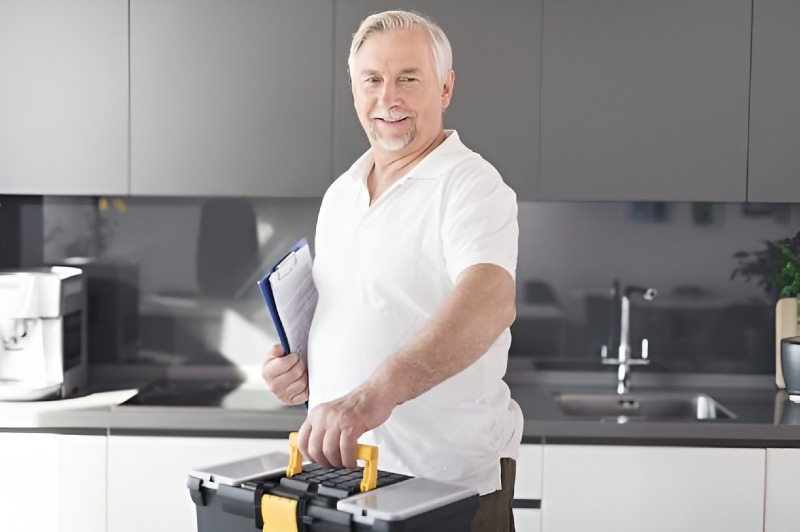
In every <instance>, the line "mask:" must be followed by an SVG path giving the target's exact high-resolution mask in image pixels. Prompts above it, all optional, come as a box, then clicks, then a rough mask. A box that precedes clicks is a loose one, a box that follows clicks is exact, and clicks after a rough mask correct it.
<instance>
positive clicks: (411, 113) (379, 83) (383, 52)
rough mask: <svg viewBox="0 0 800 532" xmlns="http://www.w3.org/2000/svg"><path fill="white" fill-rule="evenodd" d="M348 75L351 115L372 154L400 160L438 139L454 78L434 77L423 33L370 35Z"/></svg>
mask: <svg viewBox="0 0 800 532" xmlns="http://www.w3.org/2000/svg"><path fill="white" fill-rule="evenodd" d="M351 76H352V88H353V102H354V104H355V108H356V113H357V114H358V119H359V121H360V122H361V126H362V127H363V128H364V131H365V132H366V133H367V136H368V137H369V142H370V145H371V146H372V148H373V150H374V151H376V152H380V153H386V154H392V155H393V156H399V157H402V156H405V155H409V154H413V153H415V152H422V151H423V150H425V148H426V147H428V146H429V145H431V144H432V143H433V142H434V141H435V139H436V138H437V137H438V136H439V135H441V133H442V129H443V126H442V112H443V111H444V110H445V109H446V108H447V106H448V105H449V104H450V98H451V95H452V90H453V77H454V76H453V72H452V71H450V72H449V73H448V76H447V79H446V80H444V81H442V80H441V79H440V78H439V74H438V72H437V70H436V63H435V60H434V57H433V52H432V50H431V45H430V39H429V37H428V34H427V33H426V32H425V30H424V29H422V28H414V29H410V30H401V31H391V32H383V33H377V32H376V33H373V34H370V35H369V36H368V37H367V39H366V40H365V41H364V43H363V44H362V45H361V48H359V50H358V52H357V53H356V55H355V61H354V63H353V71H352V73H351Z"/></svg>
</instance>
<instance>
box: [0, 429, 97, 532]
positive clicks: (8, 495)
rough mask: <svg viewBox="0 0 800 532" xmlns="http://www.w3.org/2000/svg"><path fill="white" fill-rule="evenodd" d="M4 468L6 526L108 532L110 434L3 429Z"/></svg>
mask: <svg viewBox="0 0 800 532" xmlns="http://www.w3.org/2000/svg"><path fill="white" fill-rule="evenodd" d="M0 474H1V475H2V482H0V530H8V531H23V530H37V531H38V532H105V530H106V437H105V436H99V435H98V436H93V435H65V434H41V433H15V432H0Z"/></svg>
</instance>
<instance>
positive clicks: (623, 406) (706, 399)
mask: <svg viewBox="0 0 800 532" xmlns="http://www.w3.org/2000/svg"><path fill="white" fill-rule="evenodd" d="M555 400H556V402H557V403H558V404H559V406H560V407H561V410H562V412H563V413H564V414H566V415H567V416H574V417H584V418H615V420H616V421H620V422H624V421H628V420H630V421H636V420H643V421H644V420H650V421H705V420H715V419H716V420H720V419H734V418H736V416H735V415H734V414H733V412H731V411H730V410H728V409H727V408H725V407H724V406H722V405H721V404H719V403H718V402H716V401H715V400H714V399H712V398H711V397H710V396H708V395H706V394H704V393H693V392H692V393H689V392H636V393H629V394H623V395H618V394H615V393H608V394H586V393H562V394H557V395H556V396H555Z"/></svg>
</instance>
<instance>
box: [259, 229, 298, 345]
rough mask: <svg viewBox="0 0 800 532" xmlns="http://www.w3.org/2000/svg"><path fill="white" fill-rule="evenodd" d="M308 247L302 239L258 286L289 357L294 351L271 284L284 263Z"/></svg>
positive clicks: (270, 270) (271, 269)
mask: <svg viewBox="0 0 800 532" xmlns="http://www.w3.org/2000/svg"><path fill="white" fill-rule="evenodd" d="M307 245H308V239H306V238H302V239H300V241H299V242H298V243H297V244H295V245H294V246H293V247H292V249H290V250H289V251H288V252H286V254H285V255H284V256H283V257H281V259H280V260H279V261H278V262H276V263H275V264H274V265H273V266H272V268H270V269H269V271H268V272H267V274H266V275H265V276H264V277H263V278H261V279H260V280H259V281H258V286H259V288H261V294H262V295H263V296H264V301H265V302H266V303H267V308H268V309H269V315H270V317H271V318H272V323H273V325H274V326H275V331H276V332H277V333H278V338H279V339H280V341H281V345H282V346H283V352H284V354H286V355H288V354H289V353H291V352H292V349H291V347H292V346H290V345H289V339H288V337H287V335H286V328H285V327H284V326H283V320H282V319H281V316H280V313H279V312H278V306H277V304H276V302H275V293H274V291H273V290H272V283H270V277H271V276H272V275H273V274H277V273H278V272H279V270H280V267H281V265H282V264H284V262H285V261H286V260H287V259H288V258H289V257H290V256H291V255H292V254H294V253H297V252H298V251H300V249H301V248H302V247H304V246H307Z"/></svg>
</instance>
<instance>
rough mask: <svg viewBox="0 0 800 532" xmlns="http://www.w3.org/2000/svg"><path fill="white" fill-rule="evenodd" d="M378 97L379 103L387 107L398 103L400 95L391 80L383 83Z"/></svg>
mask: <svg viewBox="0 0 800 532" xmlns="http://www.w3.org/2000/svg"><path fill="white" fill-rule="evenodd" d="M380 99H381V103H382V104H383V105H384V106H385V107H386V108H387V109H388V108H390V107H393V106H395V105H398V104H399V103H400V102H399V100H400V96H399V91H398V90H397V85H396V84H395V83H394V82H391V81H388V82H386V83H384V84H383V86H382V87H381V93H380Z"/></svg>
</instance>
